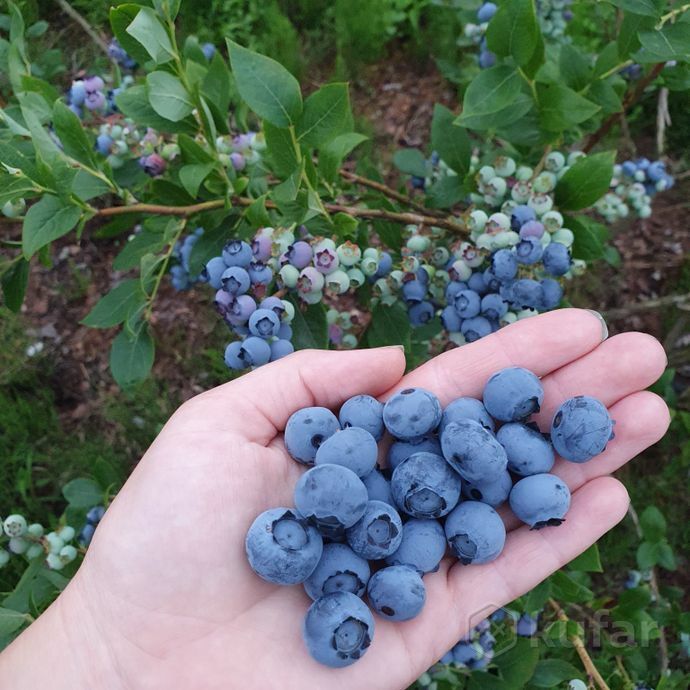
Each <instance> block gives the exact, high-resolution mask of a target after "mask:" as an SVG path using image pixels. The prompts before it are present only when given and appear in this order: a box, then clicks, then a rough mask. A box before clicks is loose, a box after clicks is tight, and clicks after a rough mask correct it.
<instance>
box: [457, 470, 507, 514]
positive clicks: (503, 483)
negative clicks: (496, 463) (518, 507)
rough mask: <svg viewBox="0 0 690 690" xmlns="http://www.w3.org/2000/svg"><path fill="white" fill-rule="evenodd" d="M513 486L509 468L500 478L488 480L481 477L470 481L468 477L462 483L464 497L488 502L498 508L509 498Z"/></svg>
mask: <svg viewBox="0 0 690 690" xmlns="http://www.w3.org/2000/svg"><path fill="white" fill-rule="evenodd" d="M512 488H513V480H512V478H511V476H510V472H508V471H507V470H506V471H505V472H503V474H501V476H500V477H499V478H498V479H494V480H492V481H486V480H483V479H480V480H479V481H476V482H470V481H468V480H467V479H466V480H465V481H464V482H463V483H462V495H463V497H464V498H467V499H470V500H473V501H480V502H481V503H486V504H488V505H490V506H491V507H492V508H497V507H498V506H500V505H501V504H502V503H505V502H506V501H507V500H508V496H509V495H510V491H511V489H512Z"/></svg>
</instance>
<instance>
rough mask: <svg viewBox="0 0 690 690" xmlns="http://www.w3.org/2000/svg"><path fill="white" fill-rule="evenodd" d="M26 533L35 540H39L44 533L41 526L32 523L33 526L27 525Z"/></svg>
mask: <svg viewBox="0 0 690 690" xmlns="http://www.w3.org/2000/svg"><path fill="white" fill-rule="evenodd" d="M26 531H27V533H28V534H30V535H31V536H32V537H35V538H36V539H40V538H41V537H42V536H43V535H44V533H45V530H44V529H43V525H41V524H40V523H38V522H34V523H33V524H31V525H29V526H28V527H27V529H26Z"/></svg>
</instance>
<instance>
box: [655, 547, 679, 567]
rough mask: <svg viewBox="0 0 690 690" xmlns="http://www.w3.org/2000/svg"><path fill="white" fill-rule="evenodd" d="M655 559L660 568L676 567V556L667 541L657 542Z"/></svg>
mask: <svg viewBox="0 0 690 690" xmlns="http://www.w3.org/2000/svg"><path fill="white" fill-rule="evenodd" d="M657 561H658V563H659V565H660V566H661V567H662V568H666V570H675V569H676V567H677V563H676V556H675V554H674V553H673V549H672V548H671V545H670V544H669V543H668V542H667V541H662V542H661V543H660V544H659V549H658V553H657Z"/></svg>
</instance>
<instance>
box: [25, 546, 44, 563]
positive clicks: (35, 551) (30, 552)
mask: <svg viewBox="0 0 690 690" xmlns="http://www.w3.org/2000/svg"><path fill="white" fill-rule="evenodd" d="M44 554H45V551H44V550H43V547H42V546H41V545H40V544H31V546H30V547H29V548H28V549H27V550H26V557H27V558H28V559H29V560H30V561H32V560H33V559H34V558H38V557H39V556H41V557H42V556H43V555H44Z"/></svg>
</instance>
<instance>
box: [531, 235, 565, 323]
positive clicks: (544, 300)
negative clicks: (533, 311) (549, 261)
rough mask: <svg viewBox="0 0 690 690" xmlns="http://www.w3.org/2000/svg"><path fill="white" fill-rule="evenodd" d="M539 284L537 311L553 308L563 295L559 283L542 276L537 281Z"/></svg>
mask: <svg viewBox="0 0 690 690" xmlns="http://www.w3.org/2000/svg"><path fill="white" fill-rule="evenodd" d="M549 246H550V245H549ZM539 284H540V285H541V303H540V304H539V305H538V306H537V309H539V311H550V310H551V309H555V308H556V307H557V306H558V305H559V304H560V303H561V299H562V297H563V288H562V287H561V285H560V283H559V282H558V281H556V280H554V279H553V278H543V279H542V280H540V281H539Z"/></svg>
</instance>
